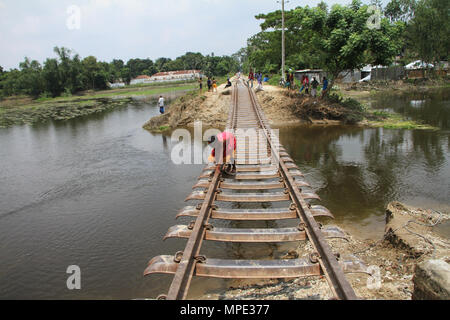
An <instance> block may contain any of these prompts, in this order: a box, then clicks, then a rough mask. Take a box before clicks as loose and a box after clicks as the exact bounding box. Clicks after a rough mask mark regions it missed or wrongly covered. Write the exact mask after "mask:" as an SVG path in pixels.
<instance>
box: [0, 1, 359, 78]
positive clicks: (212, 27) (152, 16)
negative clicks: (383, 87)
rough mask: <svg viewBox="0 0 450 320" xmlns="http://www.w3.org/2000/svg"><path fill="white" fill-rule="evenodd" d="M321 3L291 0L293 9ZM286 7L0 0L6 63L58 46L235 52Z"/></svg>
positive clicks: (153, 54) (116, 54)
mask: <svg viewBox="0 0 450 320" xmlns="http://www.w3.org/2000/svg"><path fill="white" fill-rule="evenodd" d="M319 2H320V0H317V1H316V0H308V1H304V0H290V1H289V3H287V4H286V9H292V8H295V7H297V6H305V5H309V6H315V5H317V3H319ZM326 2H327V3H328V4H329V5H332V4H334V3H340V4H348V3H350V2H351V0H333V1H326ZM279 8H281V4H280V3H279V2H277V1H276V0H32V1H30V0H0V44H1V49H0V66H2V67H3V68H4V69H6V70H8V69H11V68H17V67H18V65H19V63H20V62H21V61H23V60H24V58H25V57H29V58H30V59H32V60H37V61H39V62H41V63H42V62H43V61H45V59H46V58H48V57H55V54H54V53H53V48H54V47H55V46H58V47H66V48H69V49H72V50H74V51H75V52H76V53H78V54H79V55H80V56H81V57H82V58H84V57H87V56H89V55H93V56H95V57H97V58H98V59H99V60H101V61H107V62H110V61H112V60H113V59H122V60H124V61H125V62H126V61H128V60H129V59H131V58H150V59H152V60H156V59H157V58H159V57H168V58H172V59H174V58H176V57H178V56H181V55H183V54H184V53H186V52H201V53H202V54H204V55H206V54H211V53H214V54H215V55H230V54H233V53H235V52H236V51H238V50H239V49H240V48H242V47H244V46H245V45H246V41H247V39H248V38H249V37H251V36H252V35H254V34H256V33H257V32H259V31H260V28H259V23H260V22H259V21H257V20H256V19H255V15H257V14H259V13H268V12H271V11H275V10H277V9H279Z"/></svg>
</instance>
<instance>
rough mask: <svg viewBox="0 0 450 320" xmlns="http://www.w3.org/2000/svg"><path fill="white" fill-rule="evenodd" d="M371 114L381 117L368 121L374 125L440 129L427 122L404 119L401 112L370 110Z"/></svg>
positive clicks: (387, 127)
mask: <svg viewBox="0 0 450 320" xmlns="http://www.w3.org/2000/svg"><path fill="white" fill-rule="evenodd" d="M368 112H369V113H370V114H371V115H374V116H377V117H379V118H380V119H378V120H370V121H369V122H368V123H369V125H370V126H372V127H377V128H379V127H381V128H385V129H407V130H413V129H416V130H439V128H437V127H433V126H430V125H427V124H423V123H420V122H417V121H412V120H407V119H404V118H403V116H402V115H401V114H398V113H392V112H386V111H377V110H368Z"/></svg>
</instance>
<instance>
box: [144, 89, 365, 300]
mask: <svg viewBox="0 0 450 320" xmlns="http://www.w3.org/2000/svg"><path fill="white" fill-rule="evenodd" d="M247 91H248V96H247V95H246V92H247ZM240 96H241V97H242V98H243V99H242V102H241V100H240V98H239V97H240ZM240 128H256V129H259V130H261V131H262V132H263V135H264V139H265V140H266V141H267V145H266V146H265V147H264V146H261V145H260V144H258V145H257V149H258V151H257V152H253V150H249V148H247V146H246V141H245V139H244V141H242V139H241V137H240V136H237V140H238V146H239V147H242V146H244V150H241V151H239V150H240V148H238V156H237V159H236V162H237V165H238V167H237V171H238V172H237V174H236V176H235V178H234V179H233V180H231V181H229V180H228V181H226V180H225V179H223V178H222V175H221V171H222V167H221V166H219V165H217V166H207V167H206V168H205V169H204V173H203V174H202V175H201V176H200V178H199V181H198V182H197V183H196V184H195V185H194V187H193V189H204V191H194V192H193V193H192V194H191V195H190V196H188V197H187V198H186V201H192V200H201V201H202V203H200V204H198V205H197V206H194V207H186V208H184V209H182V210H181V211H180V212H179V214H178V215H177V218H178V217H195V218H196V220H195V222H192V223H191V224H190V225H189V226H186V225H179V226H174V227H172V228H170V229H169V231H168V232H167V234H166V236H165V237H164V239H168V238H185V239H188V242H187V245H186V247H185V249H184V251H183V252H181V251H180V252H178V253H177V254H175V255H174V256H159V257H155V258H153V259H152V260H151V261H150V262H149V265H148V267H147V269H146V270H145V271H144V275H149V274H153V273H168V274H174V275H175V276H174V278H173V281H172V283H171V286H170V288H169V293H168V295H167V296H165V295H162V296H160V297H159V298H160V299H170V300H179V299H185V298H186V296H187V293H188V290H189V286H190V283H191V280H192V277H193V276H200V277H217V278H248V279H251V278H261V279H263V278H295V277H304V276H312V275H324V276H325V278H326V280H327V281H328V284H329V286H330V289H331V291H332V292H333V294H334V296H335V297H336V298H337V299H342V300H347V299H357V297H356V295H355V293H354V291H353V289H352V287H351V286H350V284H349V282H348V281H347V279H346V278H345V275H344V273H357V272H362V273H367V270H366V267H365V265H364V264H363V263H361V262H359V261H338V259H337V258H336V256H335V255H334V254H333V253H332V251H331V248H330V246H329V244H328V243H327V241H326V239H328V238H345V234H344V233H343V232H342V231H341V230H339V228H336V227H334V228H333V227H329V228H325V227H323V226H321V225H320V224H318V223H317V222H316V220H315V217H329V218H333V215H332V214H331V212H330V211H329V210H328V209H326V208H325V207H322V206H318V205H315V206H313V205H311V204H309V203H308V202H307V200H311V199H320V198H319V197H318V196H317V195H316V194H315V193H313V192H303V191H302V188H303V187H309V184H308V183H307V182H306V181H305V180H303V174H302V173H301V172H300V170H299V168H298V167H297V166H296V165H295V163H294V161H293V160H292V159H291V158H290V157H289V155H288V154H287V152H286V150H285V149H284V148H283V147H282V146H281V145H280V144H279V142H278V141H277V140H276V139H275V138H276V137H274V136H273V135H272V132H271V129H270V126H269V125H268V121H267V119H266V118H265V116H264V113H263V112H262V109H261V107H260V106H259V104H258V101H257V99H256V96H255V93H254V92H253V90H251V89H250V88H248V87H247V90H245V88H243V85H242V83H240V82H236V83H235V84H234V87H233V91H232V105H231V108H230V111H229V114H228V121H227V129H228V130H236V129H240ZM264 149H266V150H264ZM261 155H263V156H261ZM266 155H267V158H266ZM273 163H276V164H277V165H276V166H275V165H273ZM277 189H280V190H282V192H279V191H275V192H274V191H273V190H277ZM246 190H250V191H252V190H253V192H255V191H260V193H233V191H246ZM263 191H264V192H265V193H261V192H263ZM266 192H267V193H266ZM216 202H217V203H255V202H261V203H269V202H280V203H282V202H290V203H291V204H290V206H289V207H288V208H281V209H263V208H261V209H250V210H236V209H226V208H221V207H219V206H217V205H216ZM210 219H221V220H228V221H233V220H246V221H256V220H260V221H269V220H286V219H299V220H300V224H299V225H298V226H297V227H294V228H280V229H232V228H214V226H213V225H211V224H209V220H210ZM203 241H221V242H243V243H245V242H254V243H262V242H272V243H277V242H292V241H310V243H311V245H312V247H313V248H314V251H313V252H311V253H310V256H309V259H293V260H267V261H259V260H258V261H256V260H221V259H210V258H206V257H204V256H201V255H200V249H201V246H202V242H203Z"/></svg>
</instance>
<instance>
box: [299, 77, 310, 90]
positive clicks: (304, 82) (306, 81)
mask: <svg viewBox="0 0 450 320" xmlns="http://www.w3.org/2000/svg"><path fill="white" fill-rule="evenodd" d="M303 89H305V93H306V94H308V93H309V78H308V76H306V75H305V76H303V78H302V87H301V88H300V93H302V91H303Z"/></svg>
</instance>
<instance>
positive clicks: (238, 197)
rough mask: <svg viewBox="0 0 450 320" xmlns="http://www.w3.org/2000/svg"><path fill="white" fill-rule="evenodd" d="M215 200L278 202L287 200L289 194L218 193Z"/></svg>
mask: <svg viewBox="0 0 450 320" xmlns="http://www.w3.org/2000/svg"><path fill="white" fill-rule="evenodd" d="M216 200H217V201H226V202H278V201H289V200H290V196H289V194H285V193H280V192H273V193H235V194H226V193H220V194H218V195H217V197H216Z"/></svg>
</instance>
